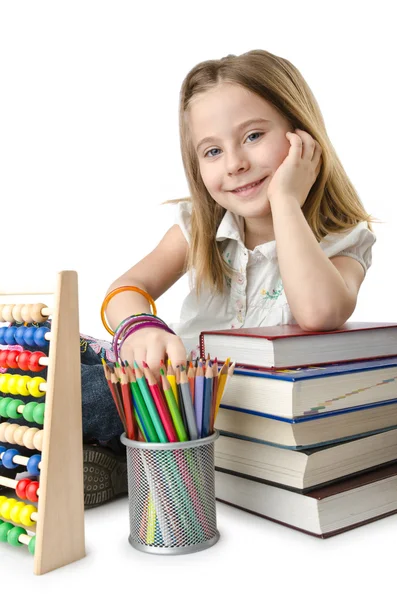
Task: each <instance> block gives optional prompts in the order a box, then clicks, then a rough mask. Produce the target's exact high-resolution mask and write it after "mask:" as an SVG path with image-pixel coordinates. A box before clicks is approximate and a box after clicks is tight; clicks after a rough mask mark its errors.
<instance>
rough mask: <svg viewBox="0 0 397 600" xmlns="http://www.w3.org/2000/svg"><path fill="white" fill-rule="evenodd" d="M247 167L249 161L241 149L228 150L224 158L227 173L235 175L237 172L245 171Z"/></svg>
mask: <svg viewBox="0 0 397 600" xmlns="http://www.w3.org/2000/svg"><path fill="white" fill-rule="evenodd" d="M248 167H249V161H248V159H247V157H246V155H245V153H244V152H243V151H242V150H236V151H234V152H232V151H230V152H229V153H228V155H227V159H226V168H227V172H228V174H229V175H235V174H236V173H238V172H241V171H243V172H244V171H246V170H247V169H248Z"/></svg>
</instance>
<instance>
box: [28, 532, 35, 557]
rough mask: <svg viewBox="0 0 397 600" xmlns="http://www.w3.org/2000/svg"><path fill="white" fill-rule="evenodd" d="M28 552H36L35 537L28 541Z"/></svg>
mask: <svg viewBox="0 0 397 600" xmlns="http://www.w3.org/2000/svg"><path fill="white" fill-rule="evenodd" d="M28 550H29V552H30V554H34V551H35V550H36V536H35V535H34V536H33V537H31V538H30V541H29V544H28Z"/></svg>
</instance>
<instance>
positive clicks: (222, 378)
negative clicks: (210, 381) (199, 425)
mask: <svg viewBox="0 0 397 600" xmlns="http://www.w3.org/2000/svg"><path fill="white" fill-rule="evenodd" d="M229 362H230V357H229V358H227V359H226V362H225V363H224V364H223V367H222V369H221V370H220V371H219V374H218V380H219V383H218V390H217V393H216V404H215V411H214V424H215V419H216V415H217V414H218V410H219V406H220V403H221V399H222V396H223V390H224V388H225V385H226V380H227V373H228V368H229Z"/></svg>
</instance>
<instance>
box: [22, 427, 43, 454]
mask: <svg viewBox="0 0 397 600" xmlns="http://www.w3.org/2000/svg"><path fill="white" fill-rule="evenodd" d="M38 431H40V429H39V428H38V427H29V428H28V431H27V432H26V433H25V434H24V436H23V445H24V446H26V448H29V450H35V449H36V446H35V445H34V443H33V438H34V436H35V434H36V433H37V432H38Z"/></svg>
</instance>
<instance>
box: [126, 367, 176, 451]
mask: <svg viewBox="0 0 397 600" xmlns="http://www.w3.org/2000/svg"><path fill="white" fill-rule="evenodd" d="M134 367H135V377H136V381H137V384H138V386H139V389H140V390H141V394H142V398H143V400H144V402H145V404H146V408H147V410H148V412H149V415H150V418H151V420H152V423H153V426H154V428H155V430H156V434H157V437H158V439H159V441H160V442H161V443H165V442H167V441H169V440H168V439H167V435H166V432H165V428H164V423H163V420H162V418H161V414H160V411H159V410H158V407H157V404H156V402H155V399H154V397H153V395H152V393H151V391H150V390H149V387H148V384H147V381H146V379H145V374H144V373H143V371H142V370H141V369H140V368H139V366H138V363H137V362H136V360H135V361H134Z"/></svg>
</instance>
